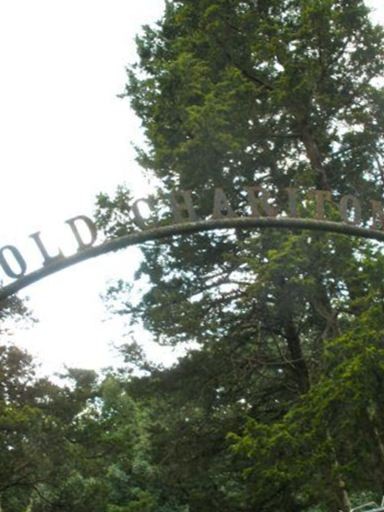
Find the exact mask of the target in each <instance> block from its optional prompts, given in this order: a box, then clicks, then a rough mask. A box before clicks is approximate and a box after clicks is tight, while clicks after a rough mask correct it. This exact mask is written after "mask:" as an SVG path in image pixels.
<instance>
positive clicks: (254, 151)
mask: <svg viewBox="0 0 384 512" xmlns="http://www.w3.org/2000/svg"><path fill="white" fill-rule="evenodd" d="M137 44H138V53H139V61H138V63H137V64H136V65H135V66H133V67H132V68H131V69H130V71H129V81H128V84H127V95H128V96H129V98H130V100H131V103H132V106H133V108H134V109H135V111H136V112H137V114H138V116H139V117H140V119H141V120H142V125H143V129H144V131H145V134H146V137H147V146H146V148H145V149H142V150H139V155H138V158H139V161H140V163H141V164H142V165H143V167H144V168H146V169H147V172H148V173H149V174H150V176H151V177H152V179H153V180H154V181H156V182H157V183H158V184H159V187H158V192H157V193H156V194H157V196H158V202H157V204H158V205H159V208H158V214H159V215H160V217H162V218H164V220H166V219H167V217H168V216H169V211H168V210H167V208H166V207H163V206H162V205H163V200H164V204H165V203H166V201H165V199H166V198H167V196H168V194H169V193H170V192H171V191H172V189H173V188H175V187H176V188H182V189H191V190H193V191H194V192H193V193H194V199H195V200H196V205H198V206H197V210H198V213H199V214H201V215H203V216H209V215H211V214H212V197H213V189H214V187H215V186H220V187H223V189H224V191H225V193H226V194H227V196H228V198H229V200H230V201H231V203H232V205H233V208H234V209H235V210H236V211H237V212H238V213H244V212H245V211H246V200H245V197H244V194H243V189H244V186H247V185H254V184H256V185H258V184H262V185H263V186H264V187H265V188H266V189H268V190H270V191H271V192H273V197H275V198H276V203H277V204H278V205H280V206H281V205H282V204H283V202H284V201H286V191H285V189H286V188H287V187H303V188H305V189H310V190H312V191H316V190H328V191H332V192H333V194H334V197H336V198H338V197H340V196H341V195H343V194H354V195H356V196H358V197H359V198H360V200H361V201H362V203H363V204H366V202H367V201H368V199H377V200H379V199H380V198H381V196H382V192H383V186H384V171H383V169H384V168H383V165H384V164H383V161H382V155H383V111H384V110H383V106H384V91H383V89H382V88H381V86H380V80H379V78H380V76H381V75H382V73H383V68H384V58H383V57H384V38H383V30H382V29H381V28H380V27H377V26H374V25H372V23H371V22H370V20H369V16H368V10H367V8H366V6H365V5H364V2H363V1H362V0H305V1H304V0H276V1H275V0H245V1H239V0H174V1H168V2H167V3H166V9H165V12H164V16H163V18H162V19H161V20H160V22H159V23H158V24H157V25H156V26H155V27H145V29H144V32H143V34H142V35H141V36H140V37H139V38H138V40H137ZM128 199H129V192H128V191H126V190H124V188H120V189H119V191H118V193H117V194H116V197H108V196H107V195H101V196H100V197H99V205H98V220H99V224H100V225H101V226H102V227H104V229H105V232H106V234H107V235H108V236H115V235H121V234H124V233H125V232H126V230H128V229H130V227H129V226H128V223H127V222H126V219H127V215H128V214H129V201H128ZM303 199H306V200H305V201H304V202H303V205H302V211H301V214H302V215H306V214H307V213H309V212H311V209H313V208H314V204H313V201H312V200H311V197H310V196H309V195H308V196H306V197H305V198H304V197H303ZM363 211H364V215H365V216H364V222H365V223H367V224H368V223H370V222H371V219H369V214H368V213H366V212H368V211H369V210H368V209H367V208H363ZM222 214H223V215H226V214H228V211H227V212H222ZM328 214H329V215H334V214H335V213H334V210H333V208H332V206H330V208H329V211H328ZM383 275H384V255H383V254H382V250H381V248H380V247H379V246H378V245H376V244H374V243H369V242H362V241H359V240H356V239H352V238H347V237H344V236H341V235H337V236H336V235H332V236H331V235H323V234H322V235H318V234H315V235H314V234H309V233H306V232H295V233H290V232H287V231H284V232H281V231H279V230H273V231H268V232H260V233H259V232H254V233H249V232H242V231H235V232H228V233H225V234H222V233H221V234H219V233H210V234H198V235H193V236H190V237H188V238H182V237H180V238H175V239H173V240H172V241H170V242H169V244H167V245H158V244H157V243H155V242H152V243H150V244H148V245H146V246H145V247H144V248H143V262H142V264H141V266H140V269H139V271H138V272H137V278H138V280H139V281H140V280H141V282H142V290H144V291H143V292H142V294H141V296H140V297H139V298H138V297H137V292H135V293H132V290H131V286H130V285H128V284H126V283H124V282H119V283H116V285H115V286H113V287H112V288H111V289H110V291H109V294H108V300H109V301H110V304H111V306H112V307H113V308H115V309H116V310H117V311H118V312H119V313H120V314H127V315H129V318H131V319H132V321H133V322H138V323H139V324H142V325H144V326H145V327H146V328H147V329H149V331H150V332H151V333H152V334H153V336H154V337H155V339H156V340H157V341H158V342H159V343H161V344H167V345H172V346H179V345H182V346H184V347H185V346H186V347H188V350H186V354H185V355H184V356H183V357H180V359H179V360H178V361H177V363H175V364H174V365H173V366H172V367H170V368H163V367H162V366H161V365H155V364H151V363H150V362H149V361H148V360H147V359H146V357H145V355H144V352H143V351H142V350H141V349H140V347H139V346H138V345H137V344H135V343H131V344H127V345H126V346H125V347H124V348H123V353H124V356H125V359H126V363H127V365H126V367H125V368H123V369H122V370H121V371H117V370H116V371H110V372H109V373H107V374H105V375H103V376H100V378H99V379H97V376H96V375H94V374H93V373H92V372H87V371H84V370H70V371H69V373H68V375H67V376H66V380H65V381H64V383H63V385H62V386H58V385H54V384H52V383H51V382H49V380H46V379H37V378H36V377H34V376H33V365H32V363H31V361H30V359H29V358H28V356H27V355H26V354H24V353H23V352H20V351H18V350H17V349H15V348H12V347H4V348H3V349H2V351H1V353H0V371H1V372H2V373H1V376H2V377H1V381H0V384H1V388H0V407H1V414H0V422H1V423H0V450H1V460H2V461H5V463H4V465H2V468H3V467H4V468H5V469H4V470H2V469H0V497H1V506H2V508H3V512H18V511H20V510H28V511H30V512H51V511H52V512H53V511H56V510H74V511H76V512H82V511H84V512H85V511H88V510H90V509H91V510H95V511H106V512H134V511H135V512H139V511H140V512H154V511H156V512H158V511H160V512H208V511H209V512H212V511H219V510H220V512H232V511H234V510H236V511H239V512H240V511H242V512H251V511H255V510H257V511H261V512H269V511H271V512H272V511H273V512H275V511H276V510H285V511H287V512H292V511H301V510H303V511H307V512H315V511H316V512H319V511H330V512H335V511H337V510H343V512H347V511H349V508H350V503H351V501H352V502H355V501H358V500H363V499H364V497H366V498H367V499H368V498H370V497H371V496H373V497H379V496H380V494H382V493H383V491H384V488H383V484H384V481H383V475H384V437H383V436H384V414H383V398H382V397H383V396H384V330H383V326H384V307H383V306H384V304H383V285H382V279H383ZM133 369H134V370H133Z"/></svg>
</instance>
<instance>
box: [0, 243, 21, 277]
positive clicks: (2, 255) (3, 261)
mask: <svg viewBox="0 0 384 512" xmlns="http://www.w3.org/2000/svg"><path fill="white" fill-rule="evenodd" d="M9 259H11V262H9ZM12 260H13V261H12ZM15 264H16V265H15ZM0 265H1V266H2V267H3V270H4V272H5V273H6V274H7V276H9V277H12V278H13V279H17V278H18V277H21V276H23V275H24V274H25V272H26V270H27V264H26V263H25V260H24V258H23V257H22V255H21V254H20V251H19V250H18V249H17V247H14V246H13V245H5V246H4V247H2V248H1V249H0ZM15 266H16V267H18V268H14V267H15Z"/></svg>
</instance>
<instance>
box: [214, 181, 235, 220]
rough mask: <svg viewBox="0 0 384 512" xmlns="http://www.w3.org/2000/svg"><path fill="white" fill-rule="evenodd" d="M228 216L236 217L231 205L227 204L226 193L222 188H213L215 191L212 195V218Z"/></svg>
mask: <svg viewBox="0 0 384 512" xmlns="http://www.w3.org/2000/svg"><path fill="white" fill-rule="evenodd" d="M223 217H225V218H230V217H237V215H236V213H235V212H234V211H233V208H232V206H231V205H230V204H229V201H228V198H227V195H226V193H225V192H224V190H223V189H222V188H215V193H214V197H213V212H212V218H213V219H221V218H223Z"/></svg>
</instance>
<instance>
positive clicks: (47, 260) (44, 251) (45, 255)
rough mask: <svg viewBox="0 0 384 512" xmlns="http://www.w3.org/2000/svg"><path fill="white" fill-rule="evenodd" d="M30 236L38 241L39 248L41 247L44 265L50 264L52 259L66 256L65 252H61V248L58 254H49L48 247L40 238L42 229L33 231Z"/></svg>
mask: <svg viewBox="0 0 384 512" xmlns="http://www.w3.org/2000/svg"><path fill="white" fill-rule="evenodd" d="M29 237H30V238H32V240H33V241H34V242H35V243H36V245H37V248H38V249H39V251H40V253H41V255H42V257H43V258H44V261H43V265H49V263H52V261H55V260H58V259H61V258H63V257H64V255H63V253H62V252H61V249H58V251H59V253H58V254H56V256H50V255H49V254H48V251H47V249H46V248H45V246H44V244H43V242H42V241H41V238H40V231H37V232H36V233H33V234H32V235H29Z"/></svg>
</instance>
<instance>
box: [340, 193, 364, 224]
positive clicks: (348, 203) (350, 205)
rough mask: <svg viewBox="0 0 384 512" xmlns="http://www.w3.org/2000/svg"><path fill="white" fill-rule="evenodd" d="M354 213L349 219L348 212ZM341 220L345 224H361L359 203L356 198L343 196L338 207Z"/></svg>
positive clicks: (349, 195)
mask: <svg viewBox="0 0 384 512" xmlns="http://www.w3.org/2000/svg"><path fill="white" fill-rule="evenodd" d="M352 209H353V211H354V213H353V218H350V216H349V213H350V210H352ZM339 210H340V215H341V220H342V221H343V222H345V223H347V224H355V225H359V224H361V203H360V201H359V200H358V199H357V197H355V196H352V195H351V194H348V195H346V196H343V197H342V198H341V200H340V205H339Z"/></svg>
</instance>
